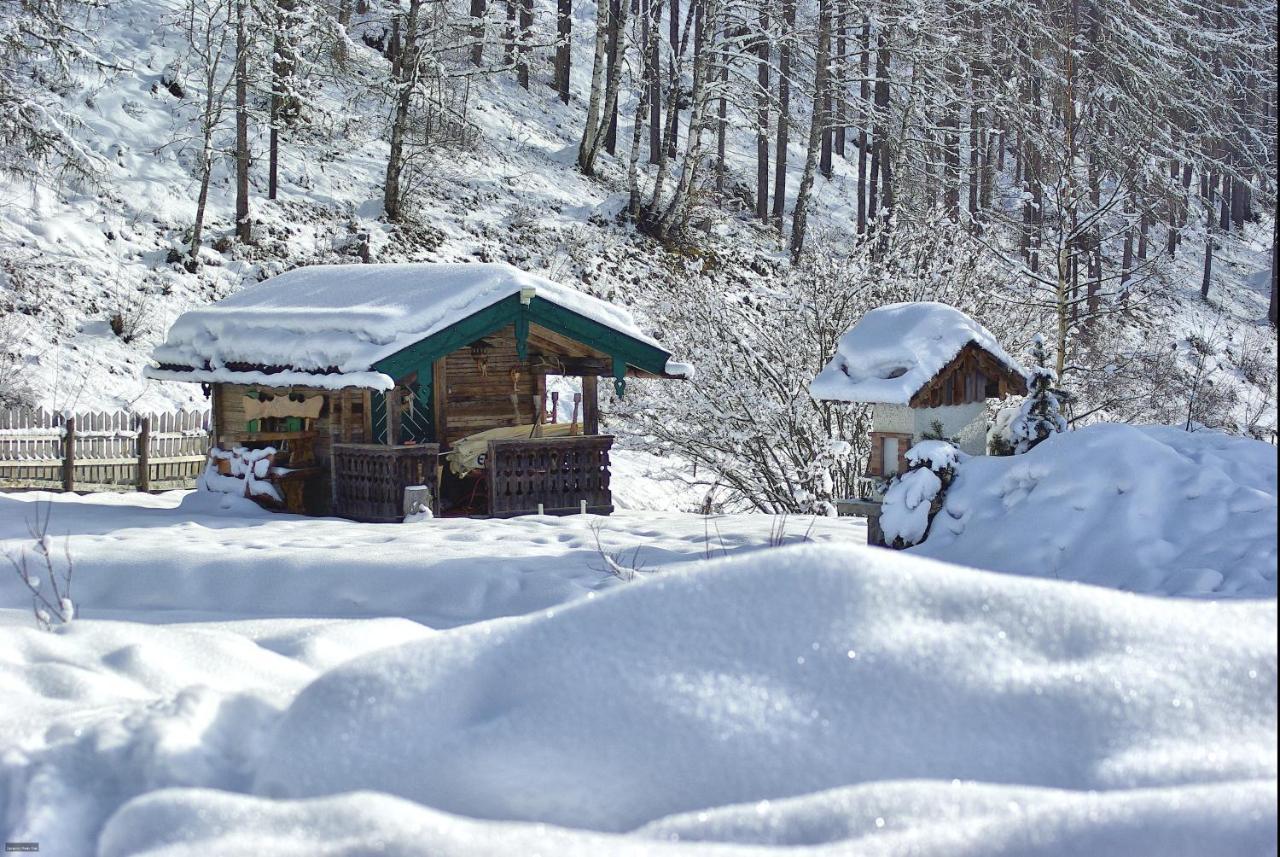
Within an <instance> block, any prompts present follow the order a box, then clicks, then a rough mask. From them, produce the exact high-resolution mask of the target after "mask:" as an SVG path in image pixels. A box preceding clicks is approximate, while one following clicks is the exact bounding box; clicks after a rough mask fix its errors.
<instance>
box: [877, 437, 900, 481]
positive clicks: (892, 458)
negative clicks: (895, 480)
mask: <svg viewBox="0 0 1280 857" xmlns="http://www.w3.org/2000/svg"><path fill="white" fill-rule="evenodd" d="M883 450H884V452H883V455H882V457H881V458H882V462H883V463H882V464H881V467H880V469H881V471H882V472H883V475H885V476H892V475H893V474H895V473H897V472H898V439H897V438H896V437H886V438H884V447H883Z"/></svg>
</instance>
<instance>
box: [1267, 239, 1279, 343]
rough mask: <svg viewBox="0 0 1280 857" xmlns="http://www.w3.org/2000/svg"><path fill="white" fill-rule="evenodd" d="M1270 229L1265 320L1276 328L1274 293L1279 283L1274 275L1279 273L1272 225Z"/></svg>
mask: <svg viewBox="0 0 1280 857" xmlns="http://www.w3.org/2000/svg"><path fill="white" fill-rule="evenodd" d="M1272 229H1273V231H1272V233H1271V303H1270V304H1269V305H1268V306H1267V319H1268V320H1269V321H1270V322H1271V326H1272V327H1275V326H1276V310H1277V303H1278V301H1277V295H1276V291H1277V290H1276V285H1277V283H1278V282H1280V281H1278V280H1277V279H1276V274H1277V273H1280V271H1278V270H1277V268H1276V236H1275V232H1274V229H1275V226H1274V224H1273V226H1272Z"/></svg>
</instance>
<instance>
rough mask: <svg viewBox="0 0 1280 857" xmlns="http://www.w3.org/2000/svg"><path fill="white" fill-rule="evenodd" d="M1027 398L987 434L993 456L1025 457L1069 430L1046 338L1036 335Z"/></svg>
mask: <svg viewBox="0 0 1280 857" xmlns="http://www.w3.org/2000/svg"><path fill="white" fill-rule="evenodd" d="M1029 355H1030V357H1031V364H1032V365H1031V368H1030V369H1029V370H1028V375H1029V377H1028V378H1027V387H1028V392H1027V397H1026V398H1025V399H1023V400H1022V402H1021V403H1020V404H1018V405H1014V406H1012V407H1008V408H1005V409H1004V410H1002V411H1000V413H999V414H997V415H996V419H995V422H994V423H993V424H992V426H991V430H990V431H989V432H987V449H988V451H989V452H990V453H991V454H992V455H1021V454H1022V453H1024V452H1026V451H1028V450H1030V449H1032V448H1034V447H1035V446H1036V444H1038V443H1040V442H1041V441H1042V440H1044V439H1045V438H1047V437H1049V435H1051V434H1054V433H1055V432H1062V431H1066V430H1067V420H1066V417H1064V416H1063V415H1062V403H1063V398H1064V394H1063V392H1062V391H1061V390H1059V389H1057V387H1056V386H1055V384H1056V383H1057V380H1058V376H1057V373H1055V372H1054V371H1053V369H1052V368H1050V366H1049V359H1048V355H1047V354H1046V352H1045V347H1044V337H1042V336H1041V335H1040V334H1036V335H1035V337H1034V338H1033V339H1032V340H1031V348H1030V351H1029Z"/></svg>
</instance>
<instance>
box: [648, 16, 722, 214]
mask: <svg viewBox="0 0 1280 857" xmlns="http://www.w3.org/2000/svg"><path fill="white" fill-rule="evenodd" d="M693 2H694V3H695V4H698V5H695V7H694V9H695V11H696V10H697V9H700V8H701V4H700V2H699V0H693ZM686 26H687V24H686ZM705 38H706V34H705V31H704V29H703V28H702V27H701V26H700V25H696V26H695V27H694V39H693V88H692V90H691V92H690V101H691V104H692V108H691V110H690V113H689V138H688V140H687V142H686V144H685V157H684V162H683V163H682V164H681V169H680V179H679V181H677V183H676V188H675V191H674V193H673V194H672V196H671V202H670V204H669V205H668V206H667V209H666V211H664V212H663V214H662V217H661V219H660V220H659V222H658V237H659V238H662V239H666V238H668V237H669V236H671V235H672V234H674V233H676V232H677V231H679V230H682V229H683V228H684V224H685V220H686V217H687V214H688V211H689V202H690V199H691V196H692V194H691V190H692V188H693V184H694V181H695V179H696V177H697V174H698V168H699V167H700V166H701V165H702V140H703V132H704V131H705V130H706V126H707V107H708V106H709V103H710V100H709V99H708V97H707V93H706V89H707V87H706V83H707V78H708V76H709V74H710V70H709V66H710V63H709V62H708V58H707V50H706V46H705V44H704V43H703V42H704V40H705Z"/></svg>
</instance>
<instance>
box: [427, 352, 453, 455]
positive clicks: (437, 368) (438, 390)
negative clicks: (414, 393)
mask: <svg viewBox="0 0 1280 857" xmlns="http://www.w3.org/2000/svg"><path fill="white" fill-rule="evenodd" d="M431 396H432V408H431V412H432V414H433V416H434V417H435V423H436V443H438V444H440V446H441V447H442V448H443V447H444V446H446V445H447V443H448V438H447V437H446V432H447V431H448V428H449V377H448V375H447V374H446V373H445V361H444V358H443V357H442V358H440V359H439V360H437V361H436V362H435V363H433V364H432V366H431Z"/></svg>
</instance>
